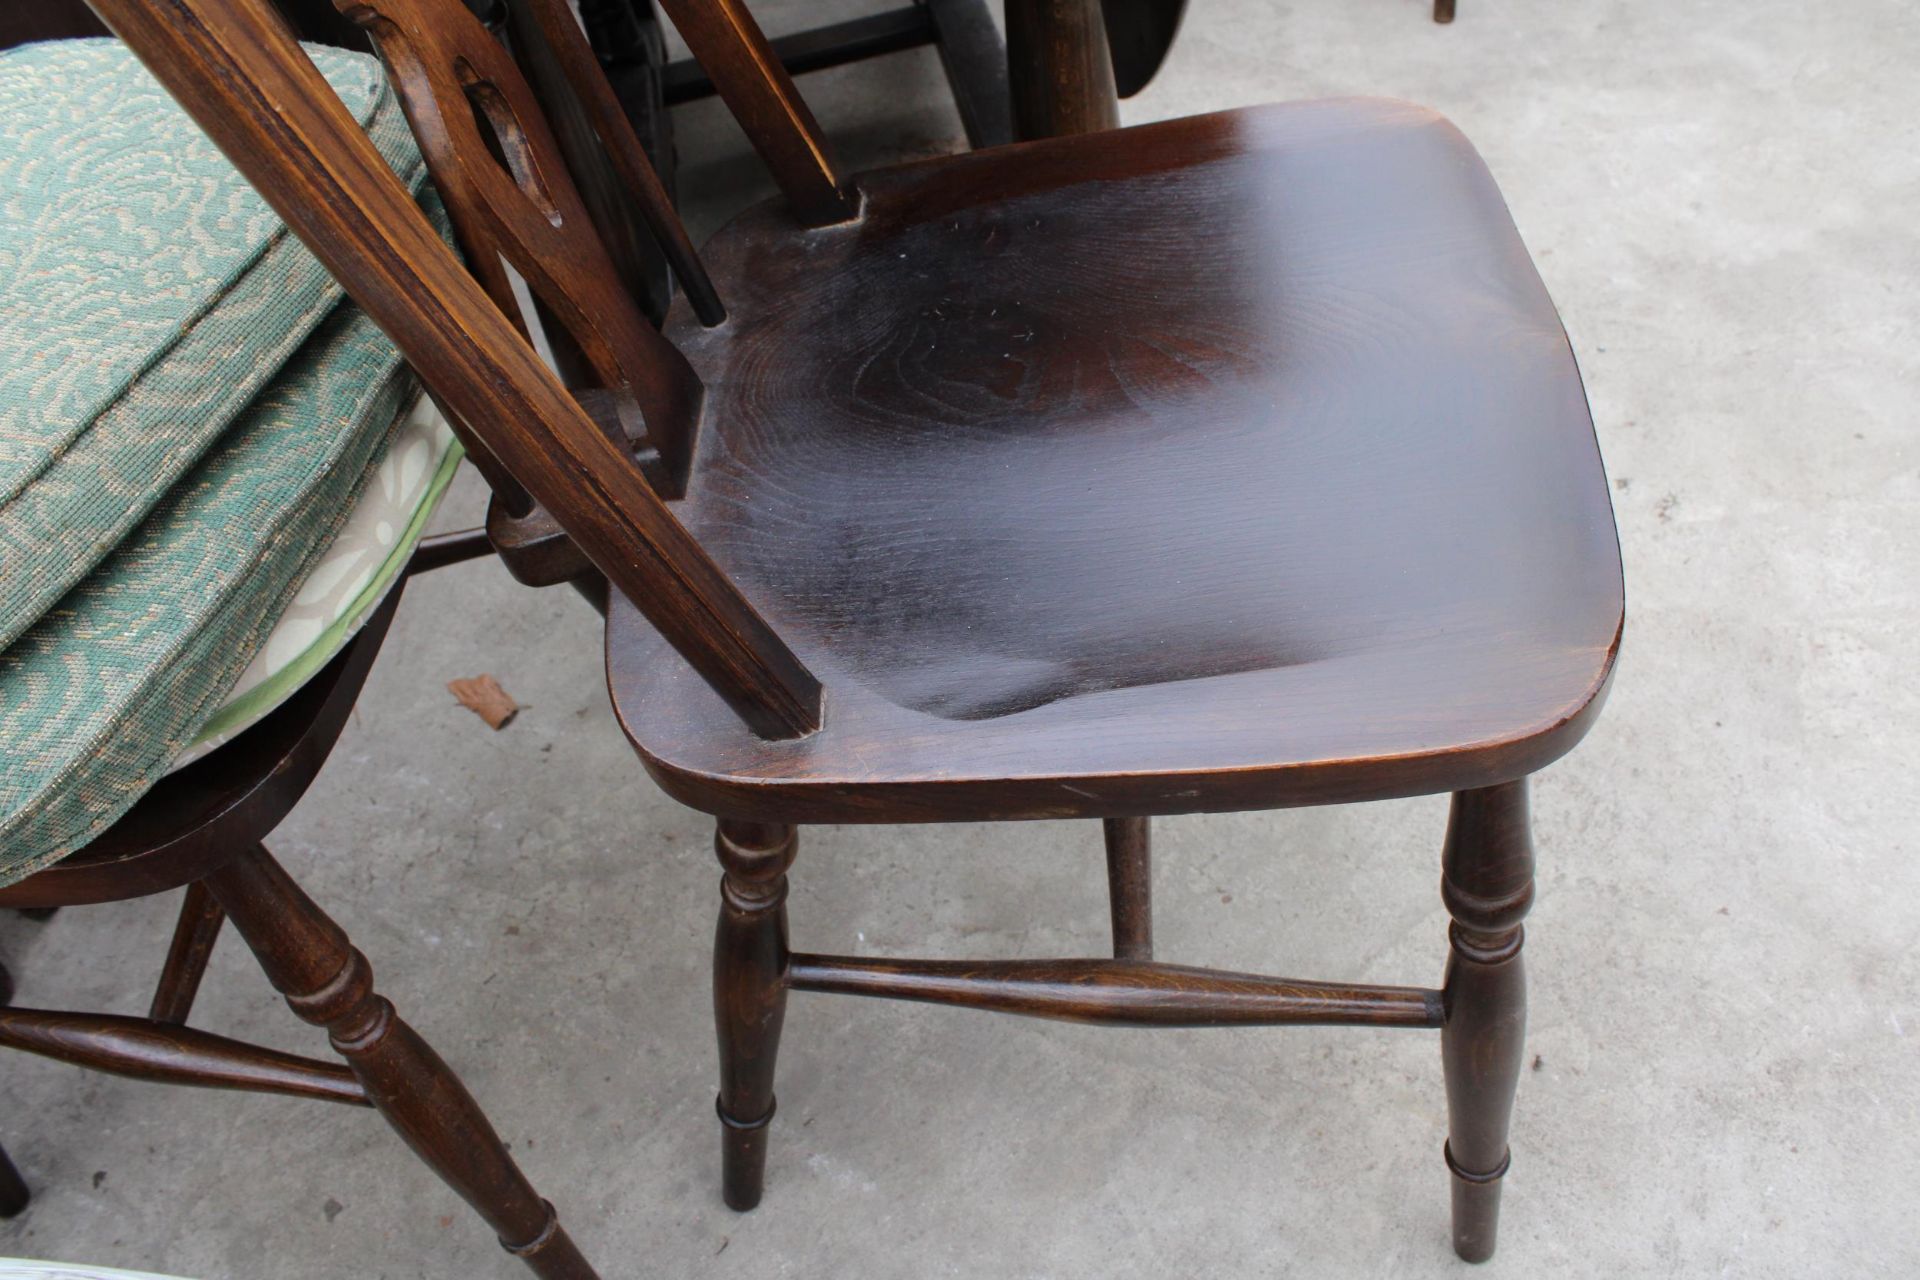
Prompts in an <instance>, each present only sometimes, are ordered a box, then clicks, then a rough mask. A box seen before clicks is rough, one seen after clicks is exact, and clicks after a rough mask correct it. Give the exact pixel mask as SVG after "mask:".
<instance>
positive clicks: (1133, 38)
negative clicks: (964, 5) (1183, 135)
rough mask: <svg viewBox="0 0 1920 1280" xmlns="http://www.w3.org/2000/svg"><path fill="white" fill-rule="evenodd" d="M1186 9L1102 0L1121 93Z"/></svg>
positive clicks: (1153, 60) (1145, 78) (1132, 88)
mask: <svg viewBox="0 0 1920 1280" xmlns="http://www.w3.org/2000/svg"><path fill="white" fill-rule="evenodd" d="M1016 2H1017V0H1016ZM1436 2H1439V0H1436ZM1186 13H1187V0H1100V16H1101V18H1102V19H1103V20H1104V23H1105V26H1106V31H1107V48H1108V49H1109V50H1110V51H1111V52H1112V54H1113V82H1114V84H1113V87H1114V90H1115V91H1116V92H1117V93H1118V94H1119V95H1120V96H1121V97H1123V98H1131V97H1132V96H1133V95H1134V94H1136V93H1139V92H1140V91H1141V90H1142V89H1144V88H1146V87H1147V83H1148V82H1149V81H1151V80H1152V79H1153V77H1154V76H1155V74H1157V73H1158V72H1159V70H1160V64H1161V63H1163V62H1165V61H1166V58H1167V51H1168V50H1169V49H1171V48H1172V47H1173V38H1174V37H1175V36H1177V35H1179V34H1180V21H1181V19H1183V18H1184V17H1186Z"/></svg>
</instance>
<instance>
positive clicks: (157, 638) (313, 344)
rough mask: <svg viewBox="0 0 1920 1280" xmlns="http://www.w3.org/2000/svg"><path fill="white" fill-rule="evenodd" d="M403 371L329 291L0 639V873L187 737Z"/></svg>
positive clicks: (335, 496)
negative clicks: (217, 422) (67, 585)
mask: <svg viewBox="0 0 1920 1280" xmlns="http://www.w3.org/2000/svg"><path fill="white" fill-rule="evenodd" d="M416 386H417V383H416V381H415V379H414V378H413V375H412V373H411V372H410V371H409V370H408V369H407V368H406V367H405V366H404V364H403V363H402V362H401V360H400V357H399V353H398V352H397V351H396V350H395V349H394V347H393V345H392V343H391V342H389V341H388V340H387V338H386V337H385V335H383V334H382V333H381V332H380V330H379V329H378V328H377V327H376V326H375V325H374V324H373V322H372V321H371V320H369V319H368V318H367V316H366V315H365V314H364V313H363V312H361V311H360V310H359V309H358V308H357V307H355V306H353V305H352V304H351V303H343V304H342V305H341V306H339V307H337V308H336V309H335V311H334V313H333V314H332V315H330V316H329V317H328V318H327V320H326V321H325V322H324V323H323V324H322V325H321V327H320V328H319V329H318V330H316V331H315V333H314V335H313V336H312V337H311V338H309V339H308V341H307V342H306V343H305V344H303V345H302V346H301V348H300V349H299V351H298V352H296V353H295V355H294V357H293V359H292V360H290V361H289V362H288V364H287V366H286V367H285V368H284V369H283V370H282V371H281V372H280V374H279V375H278V376H277V377H276V378H275V379H274V381H273V382H272V383H271V384H270V385H269V386H268V388H267V389H266V390H265V391H264V392H262V393H261V395H260V396H259V397H258V398H257V399H256V400H255V402H254V403H253V404H251V405H249V406H248V407H247V409H246V410H245V411H244V412H243V413H242V414H241V416H240V417H239V419H238V420H237V421H236V422H235V423H234V425H233V427H232V429H231V430H230V431H229V432H228V433H227V434H226V435H225V436H224V437H223V438H222V439H221V441H220V443H219V445H218V446H217V447H216V448H214V449H213V450H211V451H210V452H209V453H208V454H207V455H206V457H205V458H203V459H202V460H201V461H200V462H199V463H198V464H197V465H196V466H195V467H194V468H193V470H192V471H190V472H189V473H188V475H187V476H186V477H184V478H183V479H182V480H181V481H180V482H179V483H178V484H176V485H175V486H174V487H173V488H172V489H171V490H170V491H169V492H168V493H167V494H166V496H165V497H164V498H163V499H162V500H161V502H160V503H159V505H157V506H156V507H154V508H153V510H152V511H151V512H150V513H149V514H148V516H147V518H146V520H145V521H144V522H143V523H141V524H140V525H139V527H138V528H136V529H135V530H134V532H133V533H132V534H130V535H129V536H128V537H127V538H126V539H125V540H124V541H123V542H122V543H121V544H120V545H119V546H118V547H116V548H115V549H114V551H113V552H112V554H111V555H110V556H108V558H107V559H106V560H104V561H103V562H102V563H101V564H100V565H99V566H98V567H97V568H96V569H95V570H94V571H93V572H92V573H91V574H89V575H88V576H87V578H86V579H85V580H84V581H83V582H81V584H80V585H79V586H77V587H76V588H74V589H73V590H72V591H70V592H69V593H67V595H66V596H65V597H63V598H62V599H61V600H60V602H59V604H58V605H57V607H55V608H54V609H52V610H51V611H49V612H48V613H47V614H46V615H45V616H44V617H42V618H41V619H40V620H39V621H38V622H37V623H35V624H34V626H33V627H31V628H30V629H28V631H27V632H26V633H25V634H24V635H22V636H21V637H20V638H19V639H18V640H16V641H15V642H14V643H13V644H12V645H11V646H10V647H8V648H7V650H6V651H5V652H4V653H0V743H4V744H5V750H6V756H7V767H6V769H5V771H4V773H0V883H7V882H10V881H12V880H16V879H20V878H22V877H24V876H26V875H29V874H31V873H32V872H33V871H35V870H37V869H39V868H40V867H43V866H46V865H47V864H49V863H51V862H53V861H55V860H57V859H59V858H61V857H63V856H65V855H66V854H67V853H70V852H72V851H73V850H75V849H77V848H79V847H81V846H82V845H84V844H85V843H86V842H87V841H88V840H89V839H91V838H92V837H93V836H94V835H95V834H97V833H98V832H99V831H101V830H102V829H104V828H105V827H106V826H107V825H108V824H109V823H111V822H112V821H113V820H114V819H115V818H117V817H118V816H119V815H120V814H121V813H123V812H125V810H126V809H127V808H128V807H130V806H131V805H132V803H133V802H134V801H135V800H136V799H138V798H139V796H140V795H141V794H142V793H143V792H144V791H145V790H146V789H147V787H149V786H151V785H152V783H153V782H154V781H155V780H156V779H157V778H158V777H160V776H161V775H162V774H163V773H165V772H166V770H167V768H168V766H169V765H170V763H171V762H172V761H173V760H174V759H175V758H176V757H177V756H179V754H180V753H181V751H182V750H183V749H184V748H185V747H186V746H187V745H188V744H189V743H190V742H191V741H192V740H193V738H194V736H195V734H196V732H197V731H198V730H199V729H200V727H201V726H202V724H203V723H204V722H205V721H206V719H207V718H208V716H209V714H210V713H211V712H212V711H213V710H214V709H215V708H217V707H218V706H219V705H220V703H221V701H222V700H223V698H224V697H225V696H226V694H227V692H228V690H229V689H230V688H231V687H232V685H233V683H234V680H235V678H236V677H237V676H238V675H239V674H240V672H241V671H242V670H243V669H244V668H245V667H246V666H247V665H248V664H249V663H250V662H251V661H252V659H253V657H254V655H255V653H256V652H257V651H258V650H259V648H260V645H261V642H262V641H263V640H264V638H265V637H266V636H267V635H268V634H269V633H270V632H271V631H272V629H273V627H274V625H275V624H276V622H277V621H278V620H279V618H280V617H281V615H282V614H283V612H284V611H285V609H286V606H287V603H288V602H289V601H290V600H291V599H292V598H293V597H294V595H295V594H296V593H297V592H298V590H299V588H300V586H301V584H302V582H303V581H304V580H305V578H306V575H307V572H308V571H309V570H310V569H311V568H312V566H313V565H314V564H315V563H317V562H318V561H319V560H320V559H321V558H322V557H323V556H324V555H325V553H326V551H327V549H328V547H329V546H330V544H331V543H332V541H333V539H334V537H335V535H336V534H337V533H338V531H339V529H340V527H341V525H342V523H343V522H344V521H345V519H346V517H347V515H348V513H349V512H350V511H351V510H352V509H353V506H354V502H355V499H356V497H357V496H358V494H359V492H360V491H361V489H362V487H363V485H364V483H365V482H366V480H367V478H368V477H369V476H370V475H372V474H373V473H374V472H375V470H376V469H377V466H378V462H379V460H380V455H381V453H382V451H383V449H384V448H385V445H386V443H387V441H388V439H389V436H390V434H391V429H392V427H393V426H394V424H395V421H396V419H397V418H399V416H400V415H401V413H402V412H403V411H404V410H405V409H406V408H407V407H408V405H409V404H410V402H411V399H412V396H413V393H414V390H415V387H416Z"/></svg>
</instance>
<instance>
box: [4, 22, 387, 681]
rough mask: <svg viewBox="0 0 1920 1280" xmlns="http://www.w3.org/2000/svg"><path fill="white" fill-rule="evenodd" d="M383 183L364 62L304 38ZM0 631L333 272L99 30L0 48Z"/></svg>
mask: <svg viewBox="0 0 1920 1280" xmlns="http://www.w3.org/2000/svg"><path fill="white" fill-rule="evenodd" d="M309 52H310V53H311V54H312V55H313V57H314V59H315V61H316V63H318V65H319V66H320V68H321V70H322V72H323V73H324V74H325V75H326V76H327V78H328V80H329V82H330V83H331V84H332V85H333V87H334V88H335V89H336V91H338V92H339V94H340V96H341V98H342V100H343V101H344V102H345V103H346V104H347V107H348V109H349V110H350V111H351V112H352V113H353V114H354V115H355V117H356V118H357V119H358V120H359V121H360V122H361V124H362V125H363V127H365V128H366V129H367V131H368V134H369V136H370V137H371V138H372V139H373V141H374V144H375V146H376V147H377V148H378V149H379V150H380V152H381V154H382V155H383V156H384V157H385V158H386V159H387V161H388V163H389V164H390V165H392V166H393V167H394V169H395V170H396V172H398V173H400V174H401V176H402V177H403V179H405V180H406V181H408V182H409V183H411V184H413V185H416V186H417V185H418V184H419V183H420V182H421V181H422V180H423V179H424V166H423V165H422V164H421V162H420V159H419V155H418V152H417V150H416V149H415V147H414V144H413V140H412V136H411V134H410V133H409V132H408V130H407V126H406V121H405V118H404V116H403V115H402V114H401V112H400V110H399V107H398V105H397V103H396V101H395V99H394V97H393V94H392V92H391V91H390V90H389V89H388V87H387V85H386V81H385V78H384V76H383V75H382V74H381V71H380V68H379V64H378V63H377V62H376V61H374V60H373V59H372V58H369V57H366V56H365V55H359V54H350V53H345V52H342V51H339V50H331V49H325V48H321V47H314V48H312V49H310V50H309ZM0 192H3V193H4V194H0V571H3V572H4V577H5V580H6V584H7V589H6V591H5V593H4V594H3V595H0V646H3V645H5V644H7V643H8V642H9V641H11V640H12V639H13V638H14V637H16V636H18V635H19V634H21V632H23V631H24V630H25V629H26V628H27V627H28V626H30V625H31V624H32V623H33V622H34V620H35V619H36V618H38V617H39V616H40V614H41V613H42V612H44V611H45V610H46V609H47V608H48V607H49V606H50V605H51V604H52V603H53V602H54V601H55V600H57V599H59V598H60V596H61V594H62V593H63V592H64V591H66V590H67V589H68V588H70V587H72V586H73V585H74V584H75V583H76V582H78V581H79V580H80V578H81V577H82V576H84V575H85V574H86V572H87V571H88V570H89V569H90V568H91V567H92V566H94V565H95V564H98V563H99V562H100V560H101V559H102V557H104V556H105V555H106V554H107V553H108V552H109V551H111V550H112V548H113V547H114V546H115V544H117V543H118V542H119V541H120V539H121V538H122V537H123V536H124V535H125V534H126V533H127V531H128V530H129V529H131V528H132V527H133V526H134V525H135V524H137V523H138V522H139V521H140V519H141V518H142V517H143V516H144V515H145V514H146V513H147V511H148V510H149V509H151V508H152V506H153V504H154V503H155V502H157V501H158V500H159V498H160V497H161V495H162V494H164V493H165V492H166V490H167V488H168V486H169V485H171V484H172V483H173V482H174V481H175V480H176V479H178V478H179V476H180V475H181V474H182V473H184V472H185V471H186V469H187V468H188V467H190V466H191V465H192V464H193V463H194V461H195V460H196V459H197V458H199V457H200V455H201V454H202V453H203V452H205V450H206V449H207V447H208V446H209V445H210V444H211V443H212V442H213V441H214V440H215V439H217V438H218V436H219V434H220V433H221V432H222V431H223V430H225V429H226V428H227V426H228V425H229V424H230V423H231V422H232V421H233V418H234V415H235V414H236V413H238V412H239V411H240V410H241V408H242V407H243V406H245V405H247V404H248V403H249V402H250V401H251V400H252V399H253V398H254V397H255V395H256V394H258V392H259V391H260V389H261V388H262V387H263V386H264V385H265V384H266V382H267V381H268V379H270V378H271V377H272V376H273V374H274V372H275V371H276V370H277V369H278V368H279V367H280V366H281V365H282V364H283V363H284V362H285V361H286V359H287V358H288V356H289V355H290V354H291V353H292V352H293V351H294V350H295V348H297V347H299V345H300V344H301V342H302V341H304V340H305V339H306V338H307V336H308V335H309V334H310V333H311V332H312V331H313V330H314V328H315V326H317V325H318V324H319V323H320V322H321V321H322V319H324V318H325V317H326V316H327V315H328V314H329V313H330V312H331V310H332V309H333V308H334V306H335V305H336V304H337V303H338V301H339V300H340V297H341V291H340V289H339V286H338V285H337V284H336V283H335V282H334V281H333V279H332V278H331V277H330V276H329V275H328V274H327V273H326V271H325V269H324V268H322V267H321V265H320V264H319V262H318V261H317V260H316V259H314V257H313V256H312V255H311V254H310V253H308V252H307V250H306V249H305V247H304V246H302V245H301V244H300V243H299V242H298V241H297V240H295V239H294V238H293V237H291V236H290V235H288V234H287V231H286V227H285V224H284V223H282V222H281V221H280V219H279V217H278V216H277V215H276V214H274V213H273V211H272V210H271V209H270V208H269V207H268V206H267V204H266V202H265V201H264V200H262V199H261V198H260V197H259V196H258V195H257V194H256V193H255V192H254V191H253V189H252V188H251V187H250V186H248V185H247V183H246V182H245V180H244V179H242V178H241V177H240V175H239V173H238V172H237V171H235V170H234V169H233V167H232V166H231V165H230V164H229V163H228V162H227V160H226V159H225V157H224V156H222V155H221V154H220V152H219V150H218V149H217V148H216V147H215V146H214V145H213V144H212V142H211V141H209V140H208V139H207V138H206V136H205V135H204V134H203V133H201V131H200V130H199V128H198V126H196V125H194V124H193V122H192V121H191V120H190V119H189V118H188V117H187V116H186V114H185V113H184V112H183V111H181V109H180V108H179V107H178V105H177V104H175V103H174V101H173V99H172V98H171V97H170V96H169V95H168V94H167V93H166V92H165V91H164V90H163V89H162V88H161V87H160V86H159V84H158V83H157V82H156V81H154V79H153V78H152V76H151V75H149V74H148V73H147V71H146V70H145V69H144V68H143V67H141V66H140V65H139V63H138V62H137V61H136V60H135V59H134V58H133V56H132V55H131V53H129V52H128V51H127V49H126V48H125V47H124V46H123V45H121V44H120V43H119V42H118V41H113V40H72V41H55V42H48V43H43V44H35V45H27V46H23V47H21V48H19V49H14V50H9V51H7V52H5V53H4V54H0Z"/></svg>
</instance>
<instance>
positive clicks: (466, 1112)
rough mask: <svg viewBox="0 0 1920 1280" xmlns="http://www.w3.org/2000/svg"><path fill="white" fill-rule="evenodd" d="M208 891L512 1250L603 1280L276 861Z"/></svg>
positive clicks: (263, 857) (268, 858)
mask: <svg viewBox="0 0 1920 1280" xmlns="http://www.w3.org/2000/svg"><path fill="white" fill-rule="evenodd" d="M206 884H207V887H208V888H209V889H211V890H212V891H213V896H214V897H215V898H216V899H218V901H219V904H220V906H221V907H223V908H224V909H225V911H226V914H227V915H228V917H230V918H231V919H232V921H233V924H234V927H235V928H236V929H237V930H238V931H239V933H240V936H241V937H242V938H243V939H245V940H246V943H247V946H248V947H250V948H252V950H253V953H254V955H255V956H256V957H258V958H259V961H260V966H261V968H263V969H265V970H266V973H267V977H268V979H269V980H271V981H272V983H273V985H274V987H275V989H277V990H278V991H279V992H280V994H282V995H283V996H285V997H286V999H287V1004H288V1005H289V1006H290V1007H291V1008H292V1009H293V1011H294V1012H295V1013H296V1014H298V1015H299V1016H300V1017H301V1018H303V1019H304V1020H306V1021H307V1022H310V1023H313V1024H314V1025H315V1026H321V1027H325V1028H326V1029H327V1032H328V1034H329V1037H330V1039H331V1041H332V1043H333V1047H334V1049H335V1050H336V1051H337V1052H338V1053H339V1054H340V1056H341V1057H343V1058H345V1059H346V1060H347V1065H348V1066H349V1067H350V1068H352V1070H353V1074H354V1075H355V1076H356V1077H358V1078H359V1080H360V1083H361V1085H362V1086H363V1087H364V1088H365V1089H366V1092H367V1099H368V1101H370V1102H371V1103H373V1105H374V1106H375V1107H376V1108H378V1109H379V1111H380V1114H381V1115H383V1116H385V1117H386V1118H387V1122H388V1123H389V1124H391V1125H392V1126H393V1127H394V1130H395V1131H396V1132H398V1133H399V1135H400V1136H401V1137H402V1138H403V1139H405V1141H406V1143H407V1145H408V1146H409V1147H412V1148H413V1150H414V1154H416V1155H418V1156H419V1157H420V1158H421V1159H422V1160H424V1161H426V1162H427V1164H428V1165H430V1166H432V1168H433V1171H434V1172H435V1173H438V1174H439V1175H440V1176H441V1177H442V1178H443V1179H445V1180H446V1182H447V1185H449V1186H451V1187H452V1188H453V1189H454V1190H455V1191H457V1192H459V1193H460V1195H461V1196H462V1197H464V1198H465V1199H466V1201H467V1203H468V1204H471V1205H472V1206H473V1207H474V1208H475V1209H476V1210H478V1211H479V1214H480V1216H481V1217H482V1218H485V1219H486V1221H487V1225H489V1226H491V1227H492V1228H493V1229H494V1232H495V1233H496V1234H497V1235H498V1236H499V1237H500V1243H501V1244H502V1245H503V1246H505V1248H506V1250H507V1252H509V1253H511V1254H513V1255H515V1256H516V1257H518V1258H521V1259H522V1260H524V1261H525V1262H526V1263H527V1265H528V1266H529V1267H531V1268H532V1269H533V1272H534V1274H535V1275H538V1276H541V1277H544V1278H545V1280H593V1277H594V1271H593V1268H591V1267H590V1266H588V1265H587V1262H586V1259H585V1258H583V1257H581V1256H580V1252H579V1250H577V1249H576V1248H574V1245H573V1241H572V1240H571V1239H569V1238H568V1236H567V1233H566V1231H565V1230H564V1229H563V1228H562V1227H561V1226H560V1223H559V1220H558V1219H557V1218H556V1217H555V1216H554V1212H553V1206H552V1205H550V1204H548V1203H547V1202H546V1201H544V1200H542V1199H541V1198H540V1197H539V1196H538V1195H536V1194H535V1193H534V1190H533V1187H532V1186H531V1185H529V1184H528V1182H527V1180H526V1177H525V1176H524V1175H523V1174H522V1173H521V1172H520V1170H519V1168H518V1166H516V1165H515V1164H514V1162H513V1157H512V1156H510V1155H508V1154H507V1149H506V1147H505V1146H503V1145H502V1144H501V1142H500V1138H499V1135H498V1134H496V1133H495V1132H494V1129H493V1126H492V1125H491V1124H489V1123H488V1122H487V1117H486V1115H485V1114H484V1113H483V1112H482V1111H481V1110H480V1106H479V1104H478V1103H476V1102H475V1101H474V1100H473V1097H472V1095H470V1094H469V1093H468V1092H467V1090H466V1087H465V1086H464V1085H462V1084H461V1083H460V1078H459V1077H458V1076H456V1075H455V1074H454V1073H453V1070H452V1068H450V1067H448V1066H447V1064H446V1063H445V1062H443V1061H441V1059H440V1056H439V1055H438V1054H436V1053H435V1052H434V1051H433V1049H432V1047H431V1046H429V1045H428V1044H427V1042H426V1041H425V1040H423V1039H421V1038H420V1036H419V1034H418V1033H417V1032H415V1031H414V1029H413V1028H412V1027H410V1026H408V1025H407V1024H406V1023H405V1022H403V1021H402V1020H401V1018H400V1016H399V1014H397V1013H395V1012H394V1009H393V1006H392V1005H391V1004H390V1003H388V1001H387V999H386V997H385V996H382V995H379V994H377V993H376V992H375V991H374V989H373V970H372V968H371V967H370V966H369V965H368V964H367V958H366V957H365V956H363V955H361V954H360V952H359V951H357V950H356V949H355V948H354V946H353V944H352V943H351V942H349V941H348V939H347V935H346V933H345V932H344V931H343V930H342V929H341V928H340V926H339V925H337V924H335V923H334V922H333V921H332V920H331V919H330V918H328V916H327V915H326V913H325V912H323V911H321V910H320V908H319V907H318V906H316V905H315V904H314V902H313V900H312V899H311V898H309V897H307V895H306V894H305V893H304V892H302V890H301V889H300V887H299V886H298V885H296V884H295V883H294V882H293V880H292V878H291V877H289V876H288V875H287V873H286V871H285V870H284V869H282V868H281V866H280V864H279V863H278V862H276V861H274V859H273V857H272V855H270V854H269V853H268V852H267V851H266V850H265V849H264V848H261V847H259V846H257V845H256V846H255V847H254V848H253V849H251V850H249V851H248V852H247V853H245V854H243V855H242V856H241V857H239V858H238V859H236V860H234V861H233V862H231V863H229V864H228V865H227V866H225V867H223V868H221V869H220V870H219V871H216V872H214V873H213V874H212V875H211V876H209V877H208V878H207V881H206Z"/></svg>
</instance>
